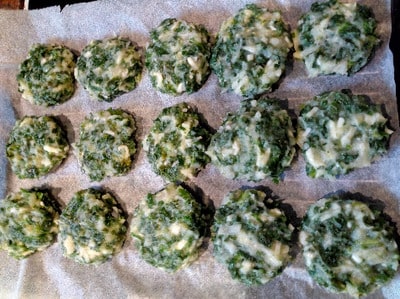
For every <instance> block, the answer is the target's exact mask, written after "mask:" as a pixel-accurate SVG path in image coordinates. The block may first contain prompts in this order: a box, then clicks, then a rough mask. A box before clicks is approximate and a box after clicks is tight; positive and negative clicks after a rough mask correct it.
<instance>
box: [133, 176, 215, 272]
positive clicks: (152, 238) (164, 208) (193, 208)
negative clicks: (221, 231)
mask: <svg viewBox="0 0 400 299" xmlns="http://www.w3.org/2000/svg"><path fill="white" fill-rule="evenodd" d="M204 211H205V210H204V209H203V206H202V204H200V203H198V202H197V201H196V200H195V199H194V198H193V196H192V195H191V194H190V192H189V191H187V190H186V189H184V188H183V187H181V186H176V185H175V184H169V185H167V186H166V187H165V189H163V190H162V191H159V192H157V193H155V194H148V195H147V197H146V198H145V199H144V200H142V201H141V203H140V204H139V206H138V207H137V208H136V209H135V211H134V213H133V218H132V223H131V235H132V237H133V238H134V239H135V244H136V247H137V248H138V250H139V253H140V255H141V257H142V258H143V259H144V260H145V261H146V262H148V263H150V264H151V265H153V266H155V267H158V268H160V269H163V270H166V271H168V272H175V271H177V270H179V269H181V268H183V267H185V266H187V265H189V264H191V263H192V262H193V261H195V260H196V259H197V258H198V256H199V253H200V247H201V245H202V244H203V237H204V235H205V232H206V227H207V221H206V217H205V212H204Z"/></svg>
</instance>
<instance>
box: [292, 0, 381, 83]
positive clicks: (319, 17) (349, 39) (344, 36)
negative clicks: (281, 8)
mask: <svg viewBox="0 0 400 299" xmlns="http://www.w3.org/2000/svg"><path fill="white" fill-rule="evenodd" d="M375 29H376V20H375V19H374V16H373V13H372V10H371V9H370V8H368V7H366V6H364V5H362V4H358V3H356V2H353V3H342V2H340V1H337V0H329V1H326V2H316V3H314V4H313V5H312V6H311V10H310V11H309V12H308V13H306V14H305V15H304V16H302V17H301V18H300V20H299V22H298V28H297V31H296V33H295V36H296V38H295V45H296V53H295V57H297V58H300V59H302V60H303V61H304V63H305V66H306V69H307V71H308V74H309V76H310V77H315V76H318V75H327V74H340V75H350V74H353V73H355V72H358V71H359V70H360V69H361V68H362V67H363V66H364V65H366V64H367V62H368V60H369V59H370V58H371V54H372V52H373V50H374V49H375V47H376V46H377V45H378V44H379V38H378V36H377V35H376V33H375Z"/></svg>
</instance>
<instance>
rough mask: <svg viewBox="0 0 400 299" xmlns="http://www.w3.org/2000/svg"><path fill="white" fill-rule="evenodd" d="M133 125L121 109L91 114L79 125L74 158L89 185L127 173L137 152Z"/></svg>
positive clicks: (133, 122) (131, 119)
mask: <svg viewBox="0 0 400 299" xmlns="http://www.w3.org/2000/svg"><path fill="white" fill-rule="evenodd" d="M135 131H136V127H135V121H134V119H133V117H132V116H131V115H129V114H128V113H126V112H124V111H123V110H121V109H111V108H110V109H108V110H103V111H98V112H95V113H91V114H90V115H89V116H88V117H86V118H85V120H84V121H83V122H82V123H81V125H80V130H79V140H78V141H77V143H76V144H75V146H74V147H75V154H76V156H77V158H78V161H79V164H80V166H81V168H82V171H83V172H84V173H85V174H87V175H88V176H89V178H90V180H92V181H101V180H102V179H104V178H105V177H110V176H121V175H124V174H126V173H127V172H129V171H130V169H131V166H132V160H133V156H134V154H135V152H136V143H135V140H134V134H135Z"/></svg>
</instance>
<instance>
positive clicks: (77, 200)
mask: <svg viewBox="0 0 400 299" xmlns="http://www.w3.org/2000/svg"><path fill="white" fill-rule="evenodd" d="M126 232H127V220H126V215H125V213H124V211H123V210H122V209H121V207H120V206H119V204H118V202H117V200H116V199H115V198H114V197H113V196H112V195H111V194H110V193H108V192H103V191H100V190H96V189H86V190H81V191H79V192H77V193H75V195H74V196H73V197H72V199H71V201H70V202H69V203H68V204H67V206H66V207H65V209H64V210H63V211H62V213H61V216H60V232H59V241H60V244H61V248H62V251H63V254H64V256H65V257H67V258H70V259H73V260H74V261H76V262H78V263H81V264H101V263H103V262H105V261H106V260H108V259H109V258H111V257H112V256H113V255H114V254H116V253H118V252H119V251H120V250H121V247H122V245H123V242H124V240H125V238H126Z"/></svg>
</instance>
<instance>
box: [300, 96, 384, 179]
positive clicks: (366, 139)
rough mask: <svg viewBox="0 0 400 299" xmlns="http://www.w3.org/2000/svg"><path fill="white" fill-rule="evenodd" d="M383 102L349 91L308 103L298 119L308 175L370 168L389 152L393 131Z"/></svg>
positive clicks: (336, 173) (328, 175) (330, 176)
mask: <svg viewBox="0 0 400 299" xmlns="http://www.w3.org/2000/svg"><path fill="white" fill-rule="evenodd" d="M386 123H387V119H386V118H385V117H384V116H383V115H382V110H381V107H380V106H379V105H374V104H371V103H370V102H369V101H368V100H367V98H366V96H363V95H353V94H352V93H351V92H350V91H348V90H343V91H341V92H336V91H333V92H326V93H323V94H321V95H319V96H317V97H315V98H314V99H312V100H310V101H308V102H306V103H305V104H304V106H303V108H302V109H301V111H300V117H299V119H298V130H297V131H298V132H297V135H298V141H297V142H298V144H299V146H300V148H301V149H302V152H303V154H304V159H305V161H306V172H307V175H308V176H310V177H312V178H318V177H325V178H334V177H336V176H338V175H341V174H346V173H348V172H350V171H352V170H353V169H356V168H361V167H366V166H369V165H370V164H371V162H372V161H375V160H376V159H378V158H379V157H380V156H382V155H384V154H385V153H386V152H387V146H388V140H389V137H390V134H391V133H392V131H391V130H389V129H388V127H387V124H386Z"/></svg>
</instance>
